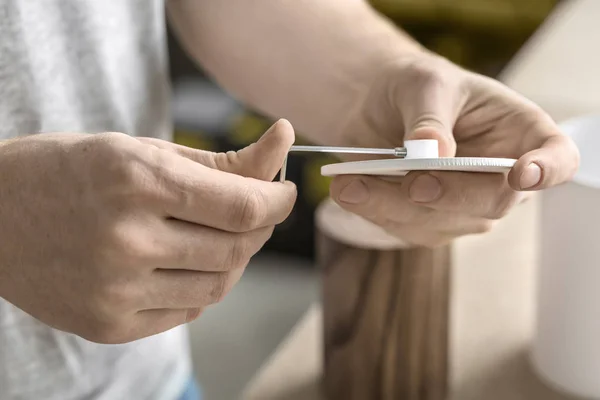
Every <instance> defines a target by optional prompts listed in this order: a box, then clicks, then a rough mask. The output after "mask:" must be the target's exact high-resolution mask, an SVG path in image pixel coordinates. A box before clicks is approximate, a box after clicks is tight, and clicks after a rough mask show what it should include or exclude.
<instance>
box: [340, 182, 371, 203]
mask: <svg viewBox="0 0 600 400" xmlns="http://www.w3.org/2000/svg"><path fill="white" fill-rule="evenodd" d="M339 199H340V201H342V202H344V203H348V204H362V203H366V202H367V201H369V189H368V188H367V185H365V184H364V183H363V182H362V181H361V180H359V179H356V180H354V181H352V182H350V183H349V184H348V185H347V186H346V187H345V188H343V189H342V191H341V192H340V197H339Z"/></svg>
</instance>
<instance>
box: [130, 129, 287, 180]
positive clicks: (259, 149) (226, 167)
mask: <svg viewBox="0 0 600 400" xmlns="http://www.w3.org/2000/svg"><path fill="white" fill-rule="evenodd" d="M294 139H295V136H294V128H293V127H292V125H291V124H290V123H289V122H288V121H287V120H285V119H280V120H279V121H277V122H276V123H274V124H273V125H272V126H271V127H270V128H269V129H268V130H267V131H266V132H265V133H264V134H263V135H262V137H261V138H260V139H259V140H258V141H257V142H256V143H252V144H251V145H249V146H247V147H244V148H243V149H241V150H239V151H228V152H226V153H215V152H211V151H205V150H198V149H194V148H191V147H186V146H181V145H178V144H175V143H170V142H166V141H163V140H159V139H154V138H138V140H140V141H141V142H143V143H146V144H149V145H153V146H156V147H159V148H161V149H163V150H167V151H171V152H174V153H177V154H178V155H180V156H182V157H185V158H188V159H190V160H192V161H195V162H197V163H200V164H202V165H205V166H207V167H209V168H213V169H218V170H221V171H224V172H229V173H232V174H237V175H241V176H245V177H248V178H255V179H260V180H266V181H272V180H273V179H274V178H275V176H276V175H277V173H278V172H279V170H280V169H281V167H282V165H283V162H284V160H285V158H286V156H287V154H288V152H289V150H290V147H291V146H292V144H293V143H294Z"/></svg>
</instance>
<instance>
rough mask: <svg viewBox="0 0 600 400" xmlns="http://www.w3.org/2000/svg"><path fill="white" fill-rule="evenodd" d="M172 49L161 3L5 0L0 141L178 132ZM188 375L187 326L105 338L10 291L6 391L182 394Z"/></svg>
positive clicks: (103, 398)
mask: <svg viewBox="0 0 600 400" xmlns="http://www.w3.org/2000/svg"><path fill="white" fill-rule="evenodd" d="M166 55H167V51H166V31H165V18H164V4H163V1H162V0H2V1H0V139H4V138H10V137H14V136H18V135H22V134H28V133H37V132H48V131H54V132H56V131H69V132H90V133H94V132H102V131H119V132H124V133H128V134H131V135H136V136H137V135H144V136H154V137H160V138H165V139H168V138H170V135H171V131H172V129H171V121H170V119H171V118H170V115H169V84H168V64H167V57H166ZM57 178H58V177H57ZM0 188H1V184H0ZM0 246H1V239H0ZM190 374H191V362H190V359H189V349H188V341H187V331H186V329H185V328H183V327H181V328H176V329H173V330H171V331H169V332H166V333H164V334H160V335H156V336H153V337H150V338H147V339H143V340H140V341H137V342H134V343H129V344H124V345H99V344H95V343H91V342H88V341H86V340H83V339H81V338H79V337H77V336H74V335H71V334H67V333H64V332H60V331H57V330H54V329H52V328H50V327H48V326H46V325H44V324H42V323H40V322H39V321H37V320H35V319H34V318H32V317H31V316H29V315H27V314H25V313H24V312H22V311H21V310H19V309H17V308H16V307H14V306H13V305H11V304H10V303H8V302H6V301H4V300H3V299H1V298H0V399H2V400H41V399H43V400H82V399H98V400H121V399H123V400H125V399H126V400H133V399H135V400H150V399H152V400H154V399H156V400H172V399H176V398H177V397H178V396H179V395H180V394H181V391H182V390H183V387H184V385H185V383H186V381H187V379H188V378H189V377H190Z"/></svg>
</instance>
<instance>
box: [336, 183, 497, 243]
mask: <svg viewBox="0 0 600 400" xmlns="http://www.w3.org/2000/svg"><path fill="white" fill-rule="evenodd" d="M403 185H406V182H401V183H398V182H390V181H386V180H384V179H379V178H374V177H364V176H363V177H359V176H340V177H336V178H335V179H334V180H333V181H332V184H331V197H332V198H333V199H334V200H335V201H336V202H337V203H338V204H339V205H340V206H341V207H342V208H344V209H346V210H348V211H350V212H353V213H355V214H358V215H360V216H362V217H363V218H366V219H368V220H370V221H371V222H373V223H375V224H377V225H380V226H388V227H390V226H409V227H415V228H419V229H428V230H431V231H439V232H450V233H451V232H455V231H461V232H462V231H468V232H482V231H485V230H486V229H487V228H488V225H489V224H488V223H486V222H485V220H484V219H482V218H480V217H473V216H470V215H468V214H467V213H460V212H454V211H453V212H447V211H440V210H435V209H433V208H430V207H426V206H423V205H421V204H415V203H414V202H413V201H411V199H410V198H409V197H408V195H407V192H406V190H405V189H403ZM361 190H362V191H364V193H363V194H360V193H359V191H361ZM359 199H362V201H357V200H359Z"/></svg>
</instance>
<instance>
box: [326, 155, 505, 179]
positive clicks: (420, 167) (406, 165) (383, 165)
mask: <svg viewBox="0 0 600 400" xmlns="http://www.w3.org/2000/svg"><path fill="white" fill-rule="evenodd" d="M515 162H516V160H514V159H510V158H484V157H446V158H444V157H442V158H415V159H399V160H398V159H396V160H368V161H353V162H345V163H337V164H329V165H324V166H323V167H321V174H322V175H324V176H336V175H349V174H353V175H354V174H358V175H377V176H404V175H406V174H407V173H408V172H410V171H461V172H487V173H504V172H508V171H510V169H511V168H512V167H513V165H514V164H515Z"/></svg>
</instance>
